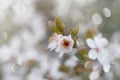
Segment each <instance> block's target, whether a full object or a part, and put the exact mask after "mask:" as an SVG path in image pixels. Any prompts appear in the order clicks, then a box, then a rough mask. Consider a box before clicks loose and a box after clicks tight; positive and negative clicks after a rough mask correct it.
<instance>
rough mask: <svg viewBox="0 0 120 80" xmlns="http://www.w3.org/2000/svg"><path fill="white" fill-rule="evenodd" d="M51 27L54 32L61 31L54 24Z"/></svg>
mask: <svg viewBox="0 0 120 80" xmlns="http://www.w3.org/2000/svg"><path fill="white" fill-rule="evenodd" d="M51 29H52V30H53V31H54V32H56V33H58V34H60V33H61V32H60V31H59V30H58V28H57V27H56V26H54V27H51Z"/></svg>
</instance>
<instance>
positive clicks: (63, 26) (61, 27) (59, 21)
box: [55, 17, 65, 33]
mask: <svg viewBox="0 0 120 80" xmlns="http://www.w3.org/2000/svg"><path fill="white" fill-rule="evenodd" d="M55 23H56V27H57V28H58V29H59V31H61V32H62V33H64V29H65V25H64V23H63V22H62V21H61V20H60V18H59V17H56V18H55Z"/></svg>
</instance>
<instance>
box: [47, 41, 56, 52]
mask: <svg viewBox="0 0 120 80" xmlns="http://www.w3.org/2000/svg"><path fill="white" fill-rule="evenodd" d="M56 46H57V43H54V42H51V43H49V44H48V49H50V50H51V51H52V50H54V49H55V48H56Z"/></svg>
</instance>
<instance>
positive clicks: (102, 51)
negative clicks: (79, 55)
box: [86, 34, 110, 72]
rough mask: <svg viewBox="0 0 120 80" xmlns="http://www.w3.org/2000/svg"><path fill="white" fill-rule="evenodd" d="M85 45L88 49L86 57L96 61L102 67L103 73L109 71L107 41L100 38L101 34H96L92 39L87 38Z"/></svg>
mask: <svg viewBox="0 0 120 80" xmlns="http://www.w3.org/2000/svg"><path fill="white" fill-rule="evenodd" d="M86 43H87V45H88V47H89V48H91V49H90V51H89V52H88V57H89V58H90V59H92V60H96V59H97V60H98V61H99V63H100V64H101V65H102V66H103V70H104V71H105V72H109V70H110V59H109V52H108V50H107V48H106V46H107V44H108V40H107V39H106V38H104V37H102V35H101V34H98V35H97V36H95V37H94V38H93V39H91V38H88V39H87V40H86Z"/></svg>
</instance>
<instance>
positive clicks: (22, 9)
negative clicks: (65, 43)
mask: <svg viewBox="0 0 120 80" xmlns="http://www.w3.org/2000/svg"><path fill="white" fill-rule="evenodd" d="M119 4H120V0H0V80H89V79H88V78H87V77H86V76H87V75H88V74H87V73H86V74H81V73H80V72H81V71H82V69H81V68H78V67H77V66H76V65H77V62H78V59H77V58H76V57H75V56H71V57H64V58H63V59H62V60H60V59H59V58H58V54H56V53H55V52H51V51H49V50H48V49H47V45H48V38H49V36H50V35H51V33H52V31H51V29H50V28H49V27H48V21H50V20H54V18H55V17H56V16H59V17H60V18H61V19H62V21H63V22H64V23H65V24H66V26H72V27H74V26H75V25H77V24H80V26H81V28H80V31H83V32H84V30H85V29H86V28H88V27H98V29H99V31H100V32H102V33H103V35H104V36H106V37H107V38H108V39H109V41H110V43H111V46H112V47H114V45H115V44H114V43H116V44H117V47H115V49H117V52H118V54H119V55H120V50H119V49H120V22H119V21H120V5H119ZM119 67H120V64H119V62H116V63H115V64H114V66H113V68H112V71H111V72H110V73H108V74H104V75H103V76H102V77H100V80H120V76H119V75H120V72H119V70H120V68H119ZM98 80H99V79H98Z"/></svg>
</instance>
